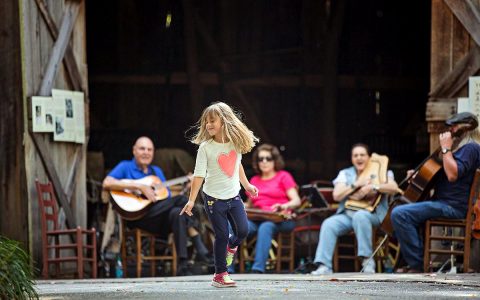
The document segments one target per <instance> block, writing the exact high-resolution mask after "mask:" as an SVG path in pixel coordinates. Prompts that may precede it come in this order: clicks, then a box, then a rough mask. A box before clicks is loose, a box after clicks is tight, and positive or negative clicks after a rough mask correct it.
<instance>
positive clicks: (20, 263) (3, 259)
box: [0, 236, 38, 299]
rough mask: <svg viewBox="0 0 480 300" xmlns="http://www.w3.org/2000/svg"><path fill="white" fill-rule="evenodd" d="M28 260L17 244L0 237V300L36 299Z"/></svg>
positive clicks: (36, 295)
mask: <svg viewBox="0 0 480 300" xmlns="http://www.w3.org/2000/svg"><path fill="white" fill-rule="evenodd" d="M34 284H35V283H34V281H33V270H32V268H31V266H30V258H29V256H28V255H27V253H26V252H25V251H24V250H23V249H22V248H20V246H19V243H18V242H16V241H13V240H10V239H8V238H6V237H2V236H0V299H38V294H37V292H36V291H35V289H34V288H33V285H34Z"/></svg>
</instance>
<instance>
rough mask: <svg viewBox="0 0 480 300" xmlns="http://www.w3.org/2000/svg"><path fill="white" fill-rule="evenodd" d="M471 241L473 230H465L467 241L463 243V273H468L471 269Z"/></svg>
mask: <svg viewBox="0 0 480 300" xmlns="http://www.w3.org/2000/svg"><path fill="white" fill-rule="evenodd" d="M470 242H471V231H470V230H468V229H466V230H465V242H464V243H463V245H464V246H463V273H468V271H469V269H470Z"/></svg>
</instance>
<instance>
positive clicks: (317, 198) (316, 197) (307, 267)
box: [295, 184, 329, 274]
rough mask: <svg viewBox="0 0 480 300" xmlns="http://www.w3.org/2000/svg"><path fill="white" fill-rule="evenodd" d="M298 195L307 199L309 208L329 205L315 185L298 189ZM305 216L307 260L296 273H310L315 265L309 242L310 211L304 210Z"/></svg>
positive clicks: (310, 230)
mask: <svg viewBox="0 0 480 300" xmlns="http://www.w3.org/2000/svg"><path fill="white" fill-rule="evenodd" d="M300 195H301V196H302V198H303V199H307V200H308V201H309V202H310V207H312V208H320V209H322V208H324V209H326V208H328V207H329V203H328V201H327V199H325V197H324V195H323V194H322V193H320V192H319V191H318V189H317V187H316V185H312V184H307V185H303V186H301V187H300ZM306 210H307V211H306V215H307V228H308V229H307V230H305V231H306V232H307V258H306V261H305V262H304V263H303V264H301V265H300V266H298V267H297V268H296V269H295V272H296V273H304V274H305V273H310V272H311V271H314V270H316V268H317V265H316V264H315V263H314V262H313V258H312V241H311V237H310V235H311V233H312V213H313V212H312V211H308V209H306Z"/></svg>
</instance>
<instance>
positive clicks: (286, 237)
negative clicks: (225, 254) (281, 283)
mask: <svg viewBox="0 0 480 300" xmlns="http://www.w3.org/2000/svg"><path fill="white" fill-rule="evenodd" d="M256 242H257V236H254V237H252V238H251V239H249V240H248V241H247V240H245V241H243V243H242V244H241V245H240V249H239V250H240V251H239V252H238V253H239V261H240V273H245V263H246V262H247V261H249V262H253V261H254V258H255V244H256ZM269 254H270V255H269V258H268V261H267V263H270V264H273V265H275V271H276V272H277V273H280V272H281V271H282V263H288V271H289V272H290V273H292V272H293V269H294V263H295V234H294V232H293V231H292V232H287V233H285V232H280V233H278V234H277V236H276V238H275V239H272V245H271V248H270V251H269Z"/></svg>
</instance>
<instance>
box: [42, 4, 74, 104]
mask: <svg viewBox="0 0 480 300" xmlns="http://www.w3.org/2000/svg"><path fill="white" fill-rule="evenodd" d="M79 9H80V4H79V3H78V2H73V1H69V2H67V3H66V6H65V13H64V15H63V19H62V24H61V25H60V32H59V34H58V39H57V41H56V42H55V45H54V47H53V50H52V52H51V55H50V59H49V62H48V65H47V69H46V71H45V73H44V76H43V80H42V83H41V85H40V89H39V92H38V93H37V94H38V95H40V96H48V95H50V93H51V90H52V87H53V82H54V80H55V78H56V75H57V73H58V69H59V66H60V62H61V61H62V60H63V57H64V55H65V51H66V49H67V45H68V43H69V41H70V36H71V34H72V30H73V26H74V25H75V21H76V19H77V16H78V12H79Z"/></svg>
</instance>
